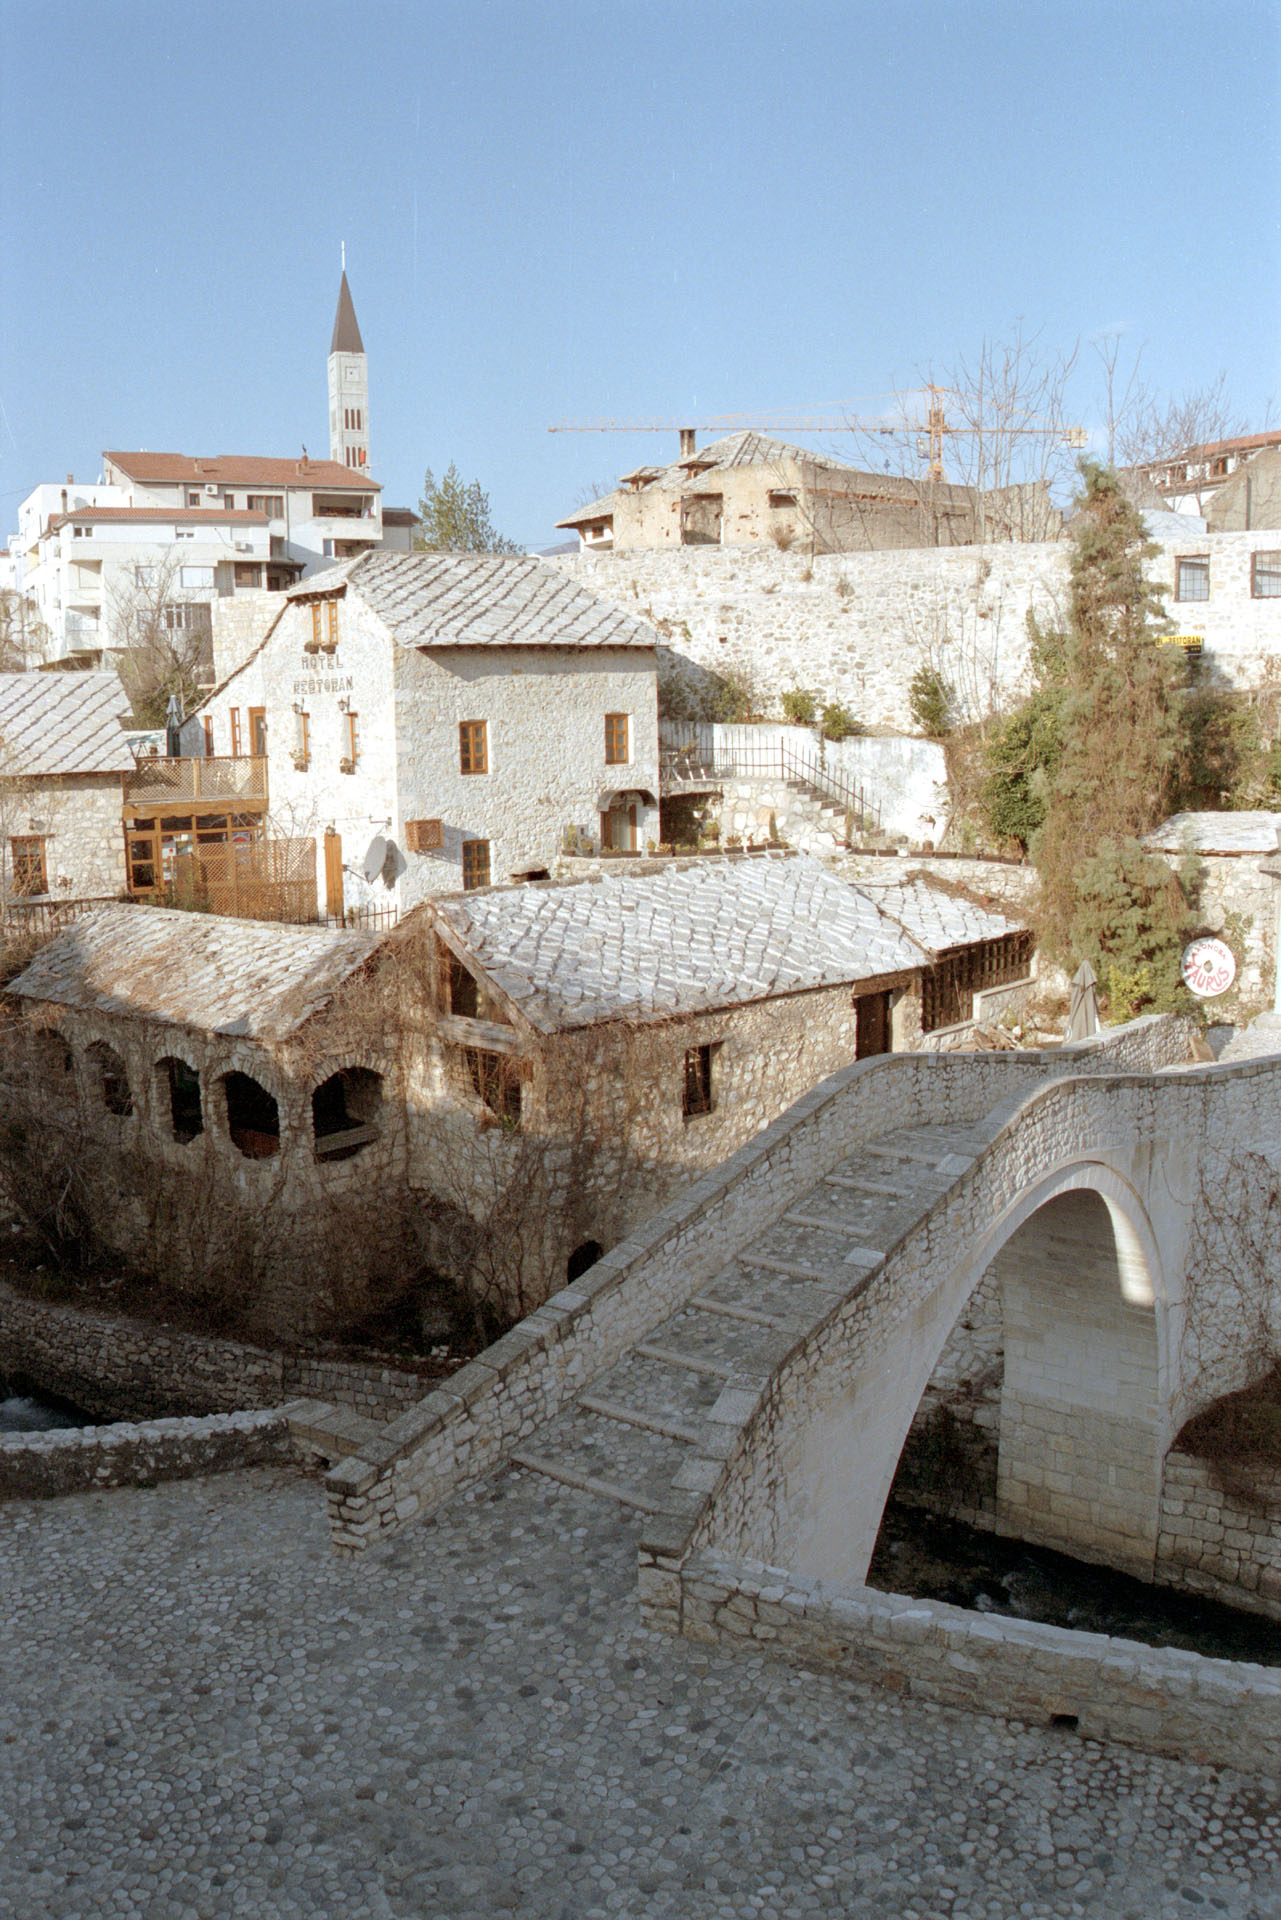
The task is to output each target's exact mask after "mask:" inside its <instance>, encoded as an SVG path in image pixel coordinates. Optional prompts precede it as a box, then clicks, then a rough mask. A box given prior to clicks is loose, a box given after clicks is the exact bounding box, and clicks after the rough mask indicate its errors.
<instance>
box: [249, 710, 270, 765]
mask: <svg viewBox="0 0 1281 1920" xmlns="http://www.w3.org/2000/svg"><path fill="white" fill-rule="evenodd" d="M249 751H250V753H256V754H258V755H259V756H262V755H264V754H265V753H266V751H267V709H266V707H250V709H249Z"/></svg>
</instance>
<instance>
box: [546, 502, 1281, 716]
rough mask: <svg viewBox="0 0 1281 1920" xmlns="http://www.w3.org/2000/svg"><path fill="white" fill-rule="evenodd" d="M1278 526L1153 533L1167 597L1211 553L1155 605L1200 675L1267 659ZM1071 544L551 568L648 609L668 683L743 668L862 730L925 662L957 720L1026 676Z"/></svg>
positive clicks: (704, 556) (588, 556)
mask: <svg viewBox="0 0 1281 1920" xmlns="http://www.w3.org/2000/svg"><path fill="white" fill-rule="evenodd" d="M1277 546H1281V534H1273V533H1220V534H1200V535H1193V536H1191V537H1190V538H1189V539H1187V540H1178V541H1174V542H1165V543H1163V545H1162V549H1161V552H1160V554H1159V555H1158V557H1157V558H1156V559H1155V560H1154V561H1153V562H1152V569H1151V572H1152V578H1153V580H1154V581H1155V582H1156V583H1157V584H1158V586H1159V587H1160V588H1161V589H1162V590H1163V591H1164V592H1165V594H1166V595H1167V597H1169V596H1171V595H1172V590H1173V580H1174V561H1175V558H1176V557H1177V556H1180V555H1191V554H1202V553H1208V554H1209V555H1210V557H1211V558H1210V598H1209V600H1208V601H1204V602H1200V603H1198V604H1196V605H1194V606H1179V605H1177V604H1175V603H1173V601H1172V598H1169V600H1168V611H1169V614H1170V616H1171V619H1172V621H1173V622H1174V623H1175V625H1176V626H1177V628H1178V630H1179V631H1180V632H1194V633H1198V634H1201V635H1202V636H1203V638H1204V644H1205V653H1206V668H1207V670H1208V671H1209V672H1210V674H1211V675H1212V676H1213V677H1215V678H1222V679H1223V680H1226V681H1227V682H1229V683H1230V684H1232V685H1236V686H1249V685H1257V684H1259V683H1260V681H1261V680H1262V679H1263V677H1264V675H1265V673H1266V670H1267V662H1268V661H1269V660H1270V659H1273V658H1275V656H1276V655H1277V654H1278V653H1281V601H1278V600H1275V599H1272V600H1255V599H1252V598H1251V595H1250V555H1251V553H1252V552H1253V551H1255V550H1256V549H1264V548H1275V547H1277ZM1070 554H1071V545H1070V543H1069V542H1063V543H1047V544H1042V545H1020V544H1015V545H1001V546H987V547H956V548H950V549H948V548H914V549H910V550H906V551H897V552H896V551H880V552H874V553H839V554H820V555H817V556H815V557H814V558H812V559H811V558H809V557H808V556H806V555H804V554H800V553H795V552H792V553H779V552H777V551H770V550H767V549H764V548H761V549H747V548H742V547H737V548H736V547H715V546H713V547H693V548H690V547H681V548H676V549H673V550H669V551H664V552H623V553H580V554H574V555H567V556H563V557H560V558H558V559H556V560H554V561H553V562H552V563H551V564H552V565H554V566H558V567H561V568H562V569H563V570H564V571H565V572H567V573H569V574H571V575H572V576H573V578H574V579H576V580H577V581H579V582H580V584H581V585H583V586H588V587H591V588H592V589H593V591H595V592H596V593H599V594H602V595H603V596H604V597H605V598H606V599H608V600H614V601H616V602H617V603H618V604H619V605H621V606H625V607H627V608H628V609H629V610H630V611H631V612H633V613H640V614H644V615H647V616H649V617H652V618H653V619H654V620H655V622H656V623H657V625H658V627H659V631H660V634H661V636H662V638H663V640H664V642H665V645H666V646H667V648H668V649H669V650H670V654H671V660H670V662H668V663H665V670H666V671H667V672H668V673H669V674H670V675H671V676H672V677H673V680H674V682H675V683H678V684H679V683H683V684H684V685H685V686H686V687H687V688H689V689H691V690H693V691H695V692H697V690H698V688H699V686H700V684H701V682H702V680H703V678H704V677H705V675H706V674H707V673H708V672H709V671H710V672H713V673H714V672H719V671H723V670H724V668H725V666H726V664H727V663H731V662H734V661H736V660H737V661H746V662H750V664H751V667H752V670H753V672H754V674H755V675H756V677H757V679H758V680H759V681H760V682H761V683H762V685H763V687H764V690H765V691H766V692H767V693H768V694H769V695H771V696H772V697H773V698H774V699H777V698H778V697H779V696H781V695H782V694H783V693H785V692H787V691H788V690H789V689H791V688H795V687H806V688H813V689H816V690H817V691H819V692H820V693H821V694H823V696H824V697H825V698H827V699H835V700H839V701H841V702H842V703H843V704H844V705H845V706H847V707H848V708H849V709H850V711H851V712H852V713H853V714H854V715H855V716H856V717H857V718H858V719H860V720H861V721H862V722H863V723H864V725H865V726H869V727H874V728H887V729H890V730H893V731H907V730H909V729H910V727H911V724H912V723H911V713H910V708H909V701H908V688H909V685H910V682H911V679H912V675H913V674H914V673H915V672H916V670H917V668H918V667H919V666H921V665H925V664H928V665H931V666H934V667H936V668H937V669H938V670H939V671H940V672H941V673H942V674H943V676H944V678H945V679H947V680H949V681H950V682H951V683H952V684H953V686H954V687H955V689H956V692H957V695H958V699H959V702H960V705H961V707H962V709H963V711H965V712H966V713H968V714H971V715H975V714H978V713H981V712H983V711H985V710H987V709H988V708H990V707H991V706H992V705H993V704H995V703H997V702H999V701H1000V700H1003V699H1007V698H1008V697H1009V696H1010V695H1011V694H1013V693H1015V692H1017V691H1018V690H1020V689H1021V688H1022V687H1023V686H1024V685H1025V684H1026V677H1027V667H1028V637H1027V615H1028V613H1029V612H1034V613H1035V614H1036V615H1037V617H1038V618H1053V617H1054V616H1055V615H1056V614H1057V613H1058V612H1059V611H1061V610H1062V608H1063V606H1064V605H1065V602H1066V591H1067V573H1068V564H1069V559H1070Z"/></svg>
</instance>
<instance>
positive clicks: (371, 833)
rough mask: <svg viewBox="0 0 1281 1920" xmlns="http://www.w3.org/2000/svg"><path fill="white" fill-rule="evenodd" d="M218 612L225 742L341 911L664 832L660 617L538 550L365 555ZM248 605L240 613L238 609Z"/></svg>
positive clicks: (216, 749)
mask: <svg viewBox="0 0 1281 1920" xmlns="http://www.w3.org/2000/svg"><path fill="white" fill-rule="evenodd" d="M254 610H255V611H256V612H257V613H259V615H260V616H261V617H262V619H263V620H264V621H265V630H264V629H260V632H261V637H260V638H259V639H258V640H257V644H256V645H255V646H253V647H252V648H249V647H248V646H247V644H246V635H245V632H244V623H243V622H241V621H240V620H238V619H237V618H236V615H237V613H238V611H239V610H238V609H236V608H235V607H234V606H233V607H232V608H231V609H230V612H231V615H232V618H231V621H230V623H229V625H228V627H227V628H226V630H225V631H224V627H223V623H222V621H221V620H219V621H217V622H216V625H215V657H216V663H217V673H218V680H219V684H218V685H217V687H216V689H215V692H214V694H213V695H212V696H211V698H210V699H209V701H208V702H207V704H206V705H205V707H204V708H203V709H202V712H201V718H202V719H204V720H206V721H208V723H209V725H208V733H209V736H210V742H211V744H210V747H209V750H210V751H211V752H212V753H214V754H216V755H228V754H230V755H241V754H261V753H265V756H266V764H267V772H268V784H269V789H270V796H271V820H272V823H273V826H274V828H275V830H276V831H277V832H278V833H279V834H281V835H282V836H285V837H288V838H294V839H297V838H299V837H302V836H307V837H311V838H314V839H315V841H316V843H317V847H318V850H319V851H320V852H321V854H322V855H323V861H324V866H323V874H324V880H323V885H322V889H321V897H322V899H324V900H325V902H326V904H327V907H328V910H329V912H331V913H337V912H344V911H350V910H351V909H353V908H357V909H363V908H368V907H383V908H393V907H394V908H398V909H400V910H402V911H403V910H404V909H405V908H406V907H409V906H412V905H413V904H414V903H415V902H416V901H418V900H420V899H422V898H424V897H425V896H427V895H429V894H437V893H446V892H452V891H455V890H457V889H458V888H460V887H464V886H466V887H477V886H487V885H489V884H491V883H492V882H497V881H502V880H507V879H509V878H515V877H522V876H525V875H527V874H528V873H530V872H537V871H540V870H546V869H548V868H549V867H550V865H551V863H552V861H553V859H554V858H555V856H556V854H557V853H558V852H560V851H561V850H562V849H563V848H564V847H565V846H566V844H573V845H577V846H580V847H592V848H594V847H595V846H596V845H597V844H598V843H599V842H601V841H602V839H603V840H604V841H605V842H606V843H607V844H609V845H612V846H614V847H615V848H616V849H617V850H618V851H628V850H632V851H635V850H643V849H644V847H645V844H646V841H647V840H650V839H653V840H657V837H658V711H657V696H656V679H655V651H654V649H655V636H654V632H653V629H652V628H651V627H650V626H649V625H648V624H647V623H646V622H645V621H643V620H640V619H638V618H637V617H636V615H634V614H632V613H630V612H626V611H623V610H621V609H618V608H615V607H612V606H610V605H609V603H608V602H606V601H603V600H601V599H599V598H598V597H597V596H596V595H595V594H592V593H590V592H588V591H587V590H586V589H584V588H582V587H579V586H577V585H575V584H573V583H571V582H570V581H567V580H565V579H564V578H563V576H561V575H560V574H558V573H556V572H555V571H554V570H553V569H552V568H550V567H547V566H545V565H544V564H543V563H542V562H541V561H538V560H531V559H526V558H507V557H506V556H496V555H489V554H440V553H392V552H387V553H372V554H367V555H365V556H363V557H362V558H360V559H358V560H356V561H354V562H351V563H349V564H347V565H344V566H341V567H334V568H331V569H330V570H329V571H328V572H326V573H323V574H318V575H316V576H315V577H314V578H311V579H308V580H304V581H302V582H301V583H300V584H299V585H298V586H297V587H295V588H293V589H291V590H290V592H289V593H288V594H287V595H286V596H284V597H283V599H282V601H281V603H280V606H279V608H278V610H276V609H274V608H273V606H272V604H271V602H270V601H268V600H265V599H260V600H259V602H258V603H256V607H255V609H254ZM248 611H249V608H248V607H246V612H248Z"/></svg>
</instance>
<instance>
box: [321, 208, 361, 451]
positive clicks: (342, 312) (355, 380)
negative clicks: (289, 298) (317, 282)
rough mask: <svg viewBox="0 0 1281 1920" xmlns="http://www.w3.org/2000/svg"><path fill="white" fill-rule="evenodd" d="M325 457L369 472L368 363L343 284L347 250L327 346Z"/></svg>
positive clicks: (345, 279)
mask: <svg viewBox="0 0 1281 1920" xmlns="http://www.w3.org/2000/svg"><path fill="white" fill-rule="evenodd" d="M329 458H330V459H331V460H337V461H338V462H339V464H340V465H342V466H344V467H354V468H356V469H357V470H358V471H359V472H362V473H368V471H369V362H368V361H367V360H366V358H365V344H364V341H363V340H362V339H361V337H360V328H359V326H358V325H357V324H356V309H355V307H354V306H353V305H352V300H351V288H350V287H349V286H348V285H347V249H346V247H345V246H344V248H343V267H342V281H341V283H340V285H339V288H338V310H337V312H336V313H335V314H334V337H333V339H332V340H331V341H330V343H329Z"/></svg>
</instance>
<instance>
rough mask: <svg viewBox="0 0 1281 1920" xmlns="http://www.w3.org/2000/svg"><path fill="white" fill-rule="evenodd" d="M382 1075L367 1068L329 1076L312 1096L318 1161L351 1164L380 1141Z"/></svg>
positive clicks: (313, 1124) (312, 1123) (345, 1068)
mask: <svg viewBox="0 0 1281 1920" xmlns="http://www.w3.org/2000/svg"><path fill="white" fill-rule="evenodd" d="M382 1102H383V1083H382V1075H381V1074H379V1073H373V1072H371V1070H370V1069H369V1068H368V1067H344V1068H343V1069H342V1071H341V1072H340V1073H333V1074H330V1076H329V1078H328V1080H325V1081H322V1082H321V1084H320V1086H318V1087H317V1088H316V1091H315V1092H314V1093H313V1094H312V1096H311V1130H312V1133H313V1135H314V1137H315V1142H316V1158H317V1160H349V1159H350V1158H351V1156H352V1154H354V1153H359V1152H360V1150H361V1148H362V1147H367V1146H368V1145H369V1143H370V1141H371V1140H376V1139H377V1138H378V1124H377V1123H378V1115H379V1112H380V1111H381V1108H382Z"/></svg>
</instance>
